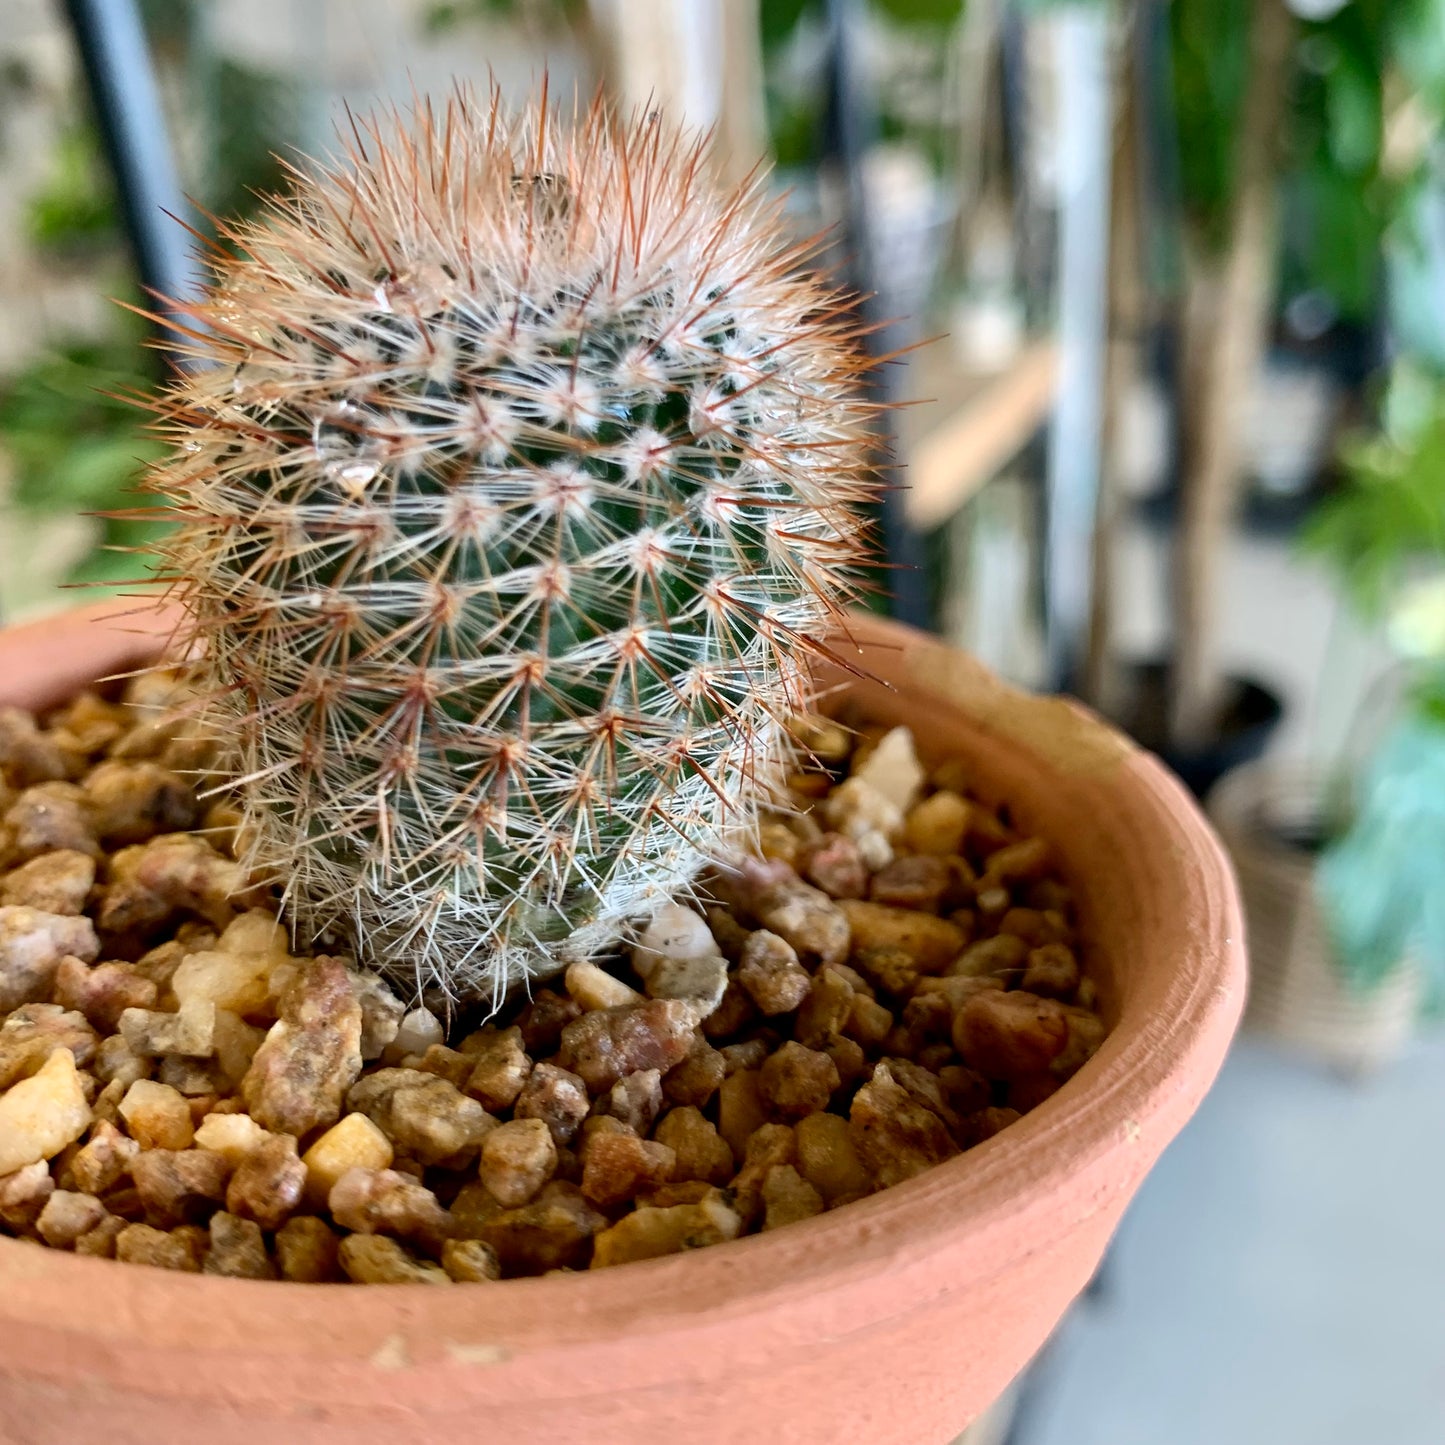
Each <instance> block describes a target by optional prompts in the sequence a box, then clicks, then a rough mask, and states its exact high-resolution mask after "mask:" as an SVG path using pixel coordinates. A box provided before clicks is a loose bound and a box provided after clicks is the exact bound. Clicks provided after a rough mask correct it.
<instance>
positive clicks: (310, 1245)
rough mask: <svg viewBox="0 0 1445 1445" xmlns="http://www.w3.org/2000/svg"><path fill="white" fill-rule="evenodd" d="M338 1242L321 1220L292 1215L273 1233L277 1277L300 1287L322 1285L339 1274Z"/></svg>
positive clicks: (304, 1215) (332, 1232)
mask: <svg viewBox="0 0 1445 1445" xmlns="http://www.w3.org/2000/svg"><path fill="white" fill-rule="evenodd" d="M340 1244H341V1241H340V1240H339V1239H338V1238H337V1237H336V1233H335V1231H334V1230H333V1229H332V1228H331V1226H330V1225H329V1224H327V1223H326V1221H325V1220H324V1219H317V1218H316V1216H315V1215H314V1214H297V1215H293V1216H292V1217H291V1218H290V1219H288V1220H287V1221H286V1223H285V1224H283V1225H282V1226H281V1228H280V1229H278V1230H277V1231H276V1262H277V1264H278V1265H280V1267H281V1278H282V1279H291V1280H296V1281H298V1282H300V1283H302V1284H324V1283H326V1282H327V1281H328V1280H334V1279H336V1278H338V1277H339V1274H340V1268H341V1267H340V1262H339V1260H338V1258H337V1256H338V1254H339V1251H340Z"/></svg>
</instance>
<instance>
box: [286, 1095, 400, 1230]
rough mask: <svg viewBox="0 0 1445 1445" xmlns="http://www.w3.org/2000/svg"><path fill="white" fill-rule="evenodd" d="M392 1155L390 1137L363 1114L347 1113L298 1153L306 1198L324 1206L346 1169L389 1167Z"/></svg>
mask: <svg viewBox="0 0 1445 1445" xmlns="http://www.w3.org/2000/svg"><path fill="white" fill-rule="evenodd" d="M392 1159H393V1151H392V1147H391V1140H390V1139H388V1138H387V1137H386V1135H385V1134H383V1133H382V1132H381V1130H380V1129H379V1128H377V1126H376V1125H375V1124H374V1123H373V1122H372V1121H371V1120H370V1119H369V1118H367V1116H366V1115H365V1114H347V1115H346V1116H345V1118H343V1119H341V1120H340V1121H339V1122H337V1123H335V1124H333V1125H332V1126H331V1128H329V1129H328V1130H327V1131H326V1132H325V1133H324V1134H323V1135H322V1136H321V1137H320V1138H319V1139H318V1140H317V1141H316V1142H315V1143H314V1144H313V1145H312V1146H311V1147H310V1148H309V1149H308V1150H307V1151H306V1153H305V1154H304V1155H302V1158H301V1162H302V1164H304V1165H305V1167H306V1200H307V1202H308V1203H309V1204H310V1206H311V1208H313V1209H324V1208H325V1207H326V1201H327V1199H328V1197H329V1196H330V1194H331V1190H332V1187H333V1186H334V1185H335V1183H336V1181H337V1180H338V1179H340V1178H341V1176H342V1175H343V1174H345V1173H346V1171H347V1170H348V1169H356V1168H360V1169H372V1170H381V1169H389V1168H391V1164H392Z"/></svg>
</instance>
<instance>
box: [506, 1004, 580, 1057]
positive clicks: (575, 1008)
mask: <svg viewBox="0 0 1445 1445" xmlns="http://www.w3.org/2000/svg"><path fill="white" fill-rule="evenodd" d="M581 1014H582V1006H581V1005H580V1004H579V1003H577V1001H576V1000H575V999H570V998H563V997H562V995H561V994H559V993H555V992H553V990H552V989H550V988H543V989H538V990H537V992H536V993H535V994H534V995H533V997H532V1002H531V1003H529V1004H528V1005H527V1007H526V1008H524V1009H523V1010H522V1013H521V1016H520V1017H519V1018H518V1019H517V1027H518V1028H519V1029H521V1031H522V1044H523V1046H524V1047H525V1048H526V1050H527V1052H528V1053H530V1054H531V1055H532V1057H533V1058H534V1059H535V1058H540V1057H541V1056H542V1055H544V1054H550V1053H552V1052H553V1051H554V1050H555V1049H556V1047H557V1045H558V1043H559V1042H560V1041H561V1038H562V1030H563V1029H564V1028H566V1027H567V1025H568V1024H570V1023H571V1022H572V1021H573V1019H576V1018H579V1017H580V1016H581Z"/></svg>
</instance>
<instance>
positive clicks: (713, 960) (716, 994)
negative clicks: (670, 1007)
mask: <svg viewBox="0 0 1445 1445" xmlns="http://www.w3.org/2000/svg"><path fill="white" fill-rule="evenodd" d="M727 986H728V963H727V959H725V958H724V957H723V956H722V954H720V953H710V954H704V955H701V956H699V957H695V958H660V959H658V960H657V963H656V964H655V965H654V966H653V970H652V972H651V973H650V974H648V976H647V992H648V995H649V997H651V998H682V999H690V1000H692V1001H693V1002H695V1003H697V1004H700V1005H701V1006H702V1008H703V1011H704V1013H703V1016H704V1017H706V1016H707V1015H708V1014H710V1013H711V1012H712V1011H713V1010H714V1009H715V1008H716V1007H717V1006H718V1005H719V1004H720V1003H721V1002H722V996H723V991H724V989H726V988H727Z"/></svg>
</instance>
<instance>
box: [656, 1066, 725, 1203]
mask: <svg viewBox="0 0 1445 1445" xmlns="http://www.w3.org/2000/svg"><path fill="white" fill-rule="evenodd" d="M738 1077H741V1075H739V1076H738ZM653 1137H654V1139H655V1140H656V1142H657V1143H659V1144H661V1145H664V1146H665V1147H666V1148H667V1149H668V1150H669V1151H671V1153H672V1155H673V1164H672V1171H671V1178H672V1179H673V1181H674V1182H681V1181H683V1180H687V1179H702V1180H706V1181H707V1182H708V1183H709V1184H726V1183H727V1181H728V1180H729V1179H731V1178H732V1174H733V1169H734V1163H733V1151H732V1150H731V1149H730V1148H729V1147H728V1141H727V1140H726V1139H725V1138H724V1137H723V1135H722V1134H721V1133H719V1131H718V1129H717V1128H716V1127H715V1126H714V1125H713V1123H712V1122H711V1120H709V1119H708V1118H706V1117H705V1116H704V1114H703V1112H702V1110H701V1109H695V1108H692V1107H691V1106H685V1107H683V1108H680V1109H673V1110H671V1111H670V1112H669V1113H667V1114H666V1115H664V1117H663V1118H662V1120H661V1122H660V1123H659V1124H658V1126H657V1128H656V1130H655V1131H654V1133H653Z"/></svg>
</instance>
